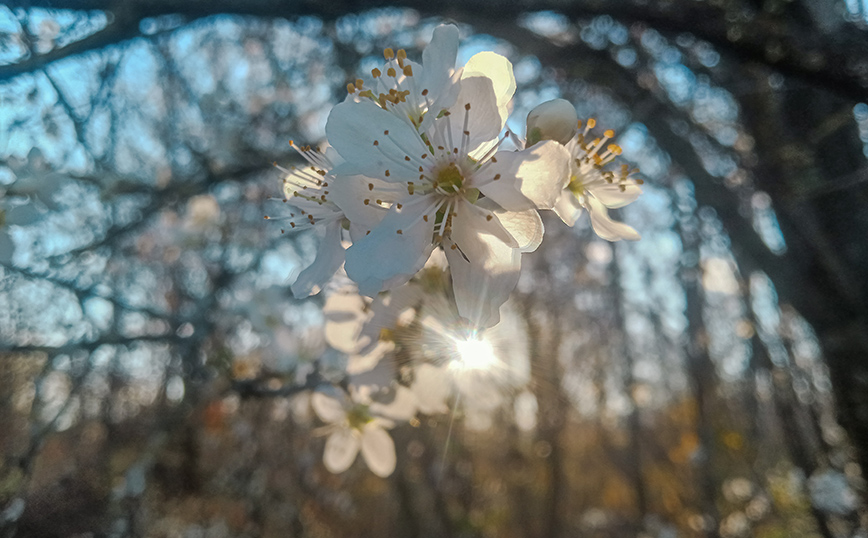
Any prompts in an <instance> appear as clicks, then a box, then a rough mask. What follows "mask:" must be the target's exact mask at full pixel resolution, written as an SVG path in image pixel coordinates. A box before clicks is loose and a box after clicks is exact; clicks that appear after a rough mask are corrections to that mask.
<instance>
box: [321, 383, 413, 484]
mask: <svg viewBox="0 0 868 538" xmlns="http://www.w3.org/2000/svg"><path fill="white" fill-rule="evenodd" d="M358 400H361V398H359V397H356V396H355V393H354V396H353V398H352V399H351V398H349V397H347V396H346V395H345V394H344V393H342V392H340V391H338V390H337V389H333V388H332V387H325V388H322V389H318V390H316V391H314V392H313V394H312V395H311V400H310V401H311V406H312V407H313V410H314V412H315V413H316V414H317V416H318V417H319V418H320V419H321V420H322V421H323V422H326V423H328V426H327V427H326V429H327V431H328V432H329V436H328V438H327V439H326V443H325V451H324V452H323V464H324V465H325V467H326V469H328V470H329V471H330V472H332V473H342V472H344V471H346V470H347V469H349V468H350V466H351V465H352V464H353V462H354V461H355V460H356V456H357V455H358V454H359V452H360V451H361V453H362V458H363V459H364V460H365V463H366V464H367V465H368V468H369V469H370V470H371V472H373V473H374V474H375V475H377V476H381V477H387V476H389V475H390V474H392V472H393V471H394V470H395V461H396V460H395V443H394V442H393V441H392V438H391V437H390V436H389V433H388V432H387V431H386V428H390V427H392V425H393V423H392V421H390V420H388V419H385V418H382V417H379V416H376V415H375V414H374V413H372V411H371V405H370V404H368V403H364V402H363V401H358Z"/></svg>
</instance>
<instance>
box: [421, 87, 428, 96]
mask: <svg viewBox="0 0 868 538" xmlns="http://www.w3.org/2000/svg"><path fill="white" fill-rule="evenodd" d="M426 95H428V88H425V89H424V90H422V97H425V96H426Z"/></svg>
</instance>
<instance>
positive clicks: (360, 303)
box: [322, 290, 369, 353]
mask: <svg viewBox="0 0 868 538" xmlns="http://www.w3.org/2000/svg"><path fill="white" fill-rule="evenodd" d="M368 301H369V300H367V299H365V298H364V297H362V296H361V295H359V294H358V293H355V290H354V292H353V293H334V294H332V295H330V296H329V298H328V299H326V302H325V305H323V309H322V311H323V315H324V316H325V319H326V322H325V329H324V332H325V339H326V342H328V345H330V346H331V347H333V348H335V349H337V350H338V351H341V352H343V353H355V352H357V351H358V350H359V349H360V348H361V347H363V346H365V345H367V344H368V339H367V338H365V339H364V340H362V339H360V338H359V333H360V331H361V330H362V327H363V325H364V323H365V321H367V319H368V314H367V312H366V308H367V304H368Z"/></svg>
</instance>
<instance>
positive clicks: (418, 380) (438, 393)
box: [411, 363, 452, 415]
mask: <svg viewBox="0 0 868 538" xmlns="http://www.w3.org/2000/svg"><path fill="white" fill-rule="evenodd" d="M413 373H414V375H415V380H414V382H413V385H412V387H411V390H412V391H413V393H414V394H415V395H416V400H417V402H418V407H419V412H420V413H424V414H426V415H433V414H437V413H447V412H449V406H448V405H446V400H447V399H448V398H449V395H450V394H451V392H452V385H451V383H450V381H449V374H448V373H447V372H446V369H445V368H438V367H437V366H434V365H433V364H428V363H422V364H420V365H419V366H417V367H416V369H415V370H414V372H413Z"/></svg>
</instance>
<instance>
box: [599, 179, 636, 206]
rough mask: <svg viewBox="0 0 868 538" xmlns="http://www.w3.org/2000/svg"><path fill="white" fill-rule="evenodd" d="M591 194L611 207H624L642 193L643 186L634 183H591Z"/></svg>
mask: <svg viewBox="0 0 868 538" xmlns="http://www.w3.org/2000/svg"><path fill="white" fill-rule="evenodd" d="M587 189H588V190H589V191H590V192H591V194H592V195H593V196H594V198H596V199H597V200H599V201H600V202H601V203H602V204H603V205H604V206H606V207H608V208H609V209H617V208H619V207H624V206H625V205H627V204H629V203H630V202H632V201H634V200H635V199H636V198H638V197H639V195H640V194H642V188H641V187H639V185H635V184H633V183H625V184H623V185H621V184H620V183H606V182H600V184H599V185H597V184H594V185H589V186H588V187H587Z"/></svg>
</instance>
